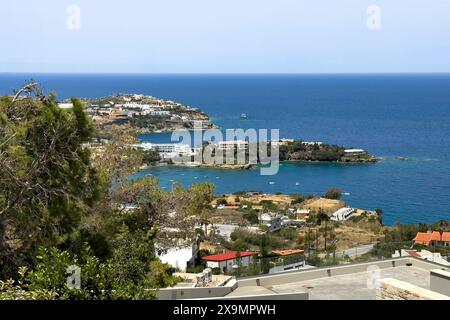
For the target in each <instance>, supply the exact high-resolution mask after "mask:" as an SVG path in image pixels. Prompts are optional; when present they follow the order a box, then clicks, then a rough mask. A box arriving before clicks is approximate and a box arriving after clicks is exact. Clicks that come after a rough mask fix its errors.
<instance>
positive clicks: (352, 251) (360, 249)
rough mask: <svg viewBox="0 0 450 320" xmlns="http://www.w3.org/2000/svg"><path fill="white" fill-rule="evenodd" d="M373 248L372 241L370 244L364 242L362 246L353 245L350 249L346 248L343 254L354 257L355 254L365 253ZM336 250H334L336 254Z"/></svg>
mask: <svg viewBox="0 0 450 320" xmlns="http://www.w3.org/2000/svg"><path fill="white" fill-rule="evenodd" d="M372 249H373V243H372V244H364V245H362V246H358V247H353V248H350V249H346V250H344V252H343V256H345V255H347V256H349V257H350V258H355V257H356V256H360V255H362V254H365V253H367V252H369V251H370V250H372ZM337 254H338V252H336V255H337ZM339 254H340V255H342V252H339Z"/></svg>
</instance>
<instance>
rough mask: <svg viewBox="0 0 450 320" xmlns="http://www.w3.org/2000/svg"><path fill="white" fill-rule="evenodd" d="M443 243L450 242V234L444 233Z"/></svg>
mask: <svg viewBox="0 0 450 320" xmlns="http://www.w3.org/2000/svg"><path fill="white" fill-rule="evenodd" d="M442 241H445V242H450V232H442Z"/></svg>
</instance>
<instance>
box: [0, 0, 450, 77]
mask: <svg viewBox="0 0 450 320" xmlns="http://www.w3.org/2000/svg"><path fill="white" fill-rule="evenodd" d="M0 1H1V8H2V10H1V11H0V34H1V40H2V50H1V54H0V72H118V73H122V72H130V73H134V72H141V73H346V72H349V73H355V72H356V73H359V72H450V1H448V0H371V1H366V0H321V1H311V0H309V1H305V0H277V1H275V0H270V1H268V0H189V1H188V0H164V1H162V0H160V1H154V0H147V1H144V0H127V1H111V0H109V1H106V0H95V1H92V0H91V1H88V0H70V1H65V0H40V1H23V0H22V1H20V0H0ZM72 4H74V5H77V6H78V7H79V8H80V9H81V15H80V17H81V20H80V26H81V28H80V29H79V30H69V29H68V28H67V26H66V21H67V19H68V17H69V14H67V12H66V10H67V7H68V6H69V5H72ZM369 5H378V6H379V8H380V9H381V29H379V30H369V29H368V28H367V25H366V21H367V19H368V18H369V15H368V14H367V13H366V10H367V7H368V6H369Z"/></svg>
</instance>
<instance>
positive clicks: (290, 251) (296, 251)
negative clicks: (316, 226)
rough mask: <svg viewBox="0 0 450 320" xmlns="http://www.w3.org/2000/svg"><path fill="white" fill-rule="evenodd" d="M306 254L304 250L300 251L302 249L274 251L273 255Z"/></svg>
mask: <svg viewBox="0 0 450 320" xmlns="http://www.w3.org/2000/svg"><path fill="white" fill-rule="evenodd" d="M303 252H305V251H304V250H300V249H288V250H273V251H272V253H274V254H278V255H280V256H288V255H290V254H298V253H303Z"/></svg>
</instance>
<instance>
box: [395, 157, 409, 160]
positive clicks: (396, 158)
mask: <svg viewBox="0 0 450 320" xmlns="http://www.w3.org/2000/svg"><path fill="white" fill-rule="evenodd" d="M395 160H402V161H404V160H406V158H405V157H401V156H397V157H395Z"/></svg>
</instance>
